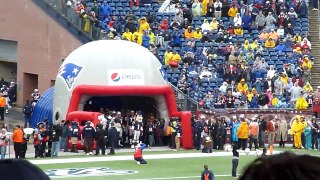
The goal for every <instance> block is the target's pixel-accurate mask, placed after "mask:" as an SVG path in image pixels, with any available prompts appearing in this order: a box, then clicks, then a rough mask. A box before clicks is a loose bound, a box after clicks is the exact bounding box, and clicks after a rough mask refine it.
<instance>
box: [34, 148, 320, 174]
mask: <svg viewBox="0 0 320 180" xmlns="http://www.w3.org/2000/svg"><path fill="white" fill-rule="evenodd" d="M275 150H282V151H293V152H294V153H297V154H310V155H319V152H318V151H314V150H293V149H292V148H284V149H283V148H276V149H275ZM169 152H170V154H174V153H189V152H195V151H194V150H190V151H179V152H173V151H162V152H145V153H144V154H159V153H160V154H162V153H169ZM128 154H132V153H121V154H118V155H119V156H121V155H128ZM76 157H79V156H76ZM86 157H87V156H86ZM88 158H90V157H88ZM255 158H256V156H245V155H244V156H240V162H239V167H238V171H237V173H242V171H243V170H244V168H245V167H246V166H247V165H248V164H250V162H252V161H253V160H254V159H255ZM147 162H148V164H147V165H137V164H136V163H135V161H134V160H132V161H113V162H87V163H65V164H43V165H38V166H39V167H40V168H41V169H43V170H50V169H64V168H85V167H108V168H110V169H112V170H134V171H138V173H136V174H131V175H109V176H107V177H102V176H100V177H94V176H93V177H80V178H79V177H76V178H64V179H68V180H69V179H70V180H75V179H80V180H87V179H88V180H89V179H90V180H100V179H114V180H129V179H148V178H164V179H172V178H170V177H186V178H183V179H188V180H195V179H199V177H195V176H200V173H201V171H202V170H203V165H204V164H207V165H208V166H209V168H210V169H211V170H212V171H213V173H214V174H215V175H230V174H231V156H221V157H206V158H200V157H195V158H177V159H157V160H148V159H147ZM187 177H190V178H187ZM215 179H218V180H229V179H230V180H231V179H233V178H232V177H230V176H227V177H219V176H217V177H216V178H215Z"/></svg>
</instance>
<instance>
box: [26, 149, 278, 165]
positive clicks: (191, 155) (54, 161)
mask: <svg viewBox="0 0 320 180" xmlns="http://www.w3.org/2000/svg"><path fill="white" fill-rule="evenodd" d="M273 153H274V154H277V153H280V151H274V152H273ZM132 154H133V153H132ZM240 155H245V154H244V153H240ZM249 155H256V152H255V151H251V152H250V154H249ZM217 156H232V152H213V153H209V154H208V153H200V152H199V153H179V154H178V153H177V154H153V155H144V156H143V158H144V159H147V160H148V159H176V158H194V157H217ZM127 160H133V155H126V156H98V157H90V158H89V157H88V158H67V159H41V160H30V162H31V163H32V164H65V163H66V164H67V163H83V162H104V161H127Z"/></svg>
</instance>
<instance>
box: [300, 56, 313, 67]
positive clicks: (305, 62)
mask: <svg viewBox="0 0 320 180" xmlns="http://www.w3.org/2000/svg"><path fill="white" fill-rule="evenodd" d="M305 59H307V60H306V61H305V60H304V61H303V63H302V64H301V66H302V68H303V69H304V67H308V69H311V68H312V64H311V62H310V60H309V58H305Z"/></svg>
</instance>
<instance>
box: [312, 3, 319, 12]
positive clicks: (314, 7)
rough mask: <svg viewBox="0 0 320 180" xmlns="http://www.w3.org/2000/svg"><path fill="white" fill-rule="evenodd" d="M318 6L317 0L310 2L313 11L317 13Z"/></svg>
mask: <svg viewBox="0 0 320 180" xmlns="http://www.w3.org/2000/svg"><path fill="white" fill-rule="evenodd" d="M318 4H319V2H318V0H312V6H313V8H312V10H313V11H318Z"/></svg>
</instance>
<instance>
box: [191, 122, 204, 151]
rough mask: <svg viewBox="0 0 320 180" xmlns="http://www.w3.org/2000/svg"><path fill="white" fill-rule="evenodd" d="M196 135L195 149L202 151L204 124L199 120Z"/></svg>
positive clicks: (195, 130) (196, 123) (195, 127)
mask: <svg viewBox="0 0 320 180" xmlns="http://www.w3.org/2000/svg"><path fill="white" fill-rule="evenodd" d="M193 129H194V135H195V142H196V143H195V149H197V150H200V146H201V133H202V131H203V124H202V122H201V121H200V120H199V119H196V122H195V123H194V128H193Z"/></svg>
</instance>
